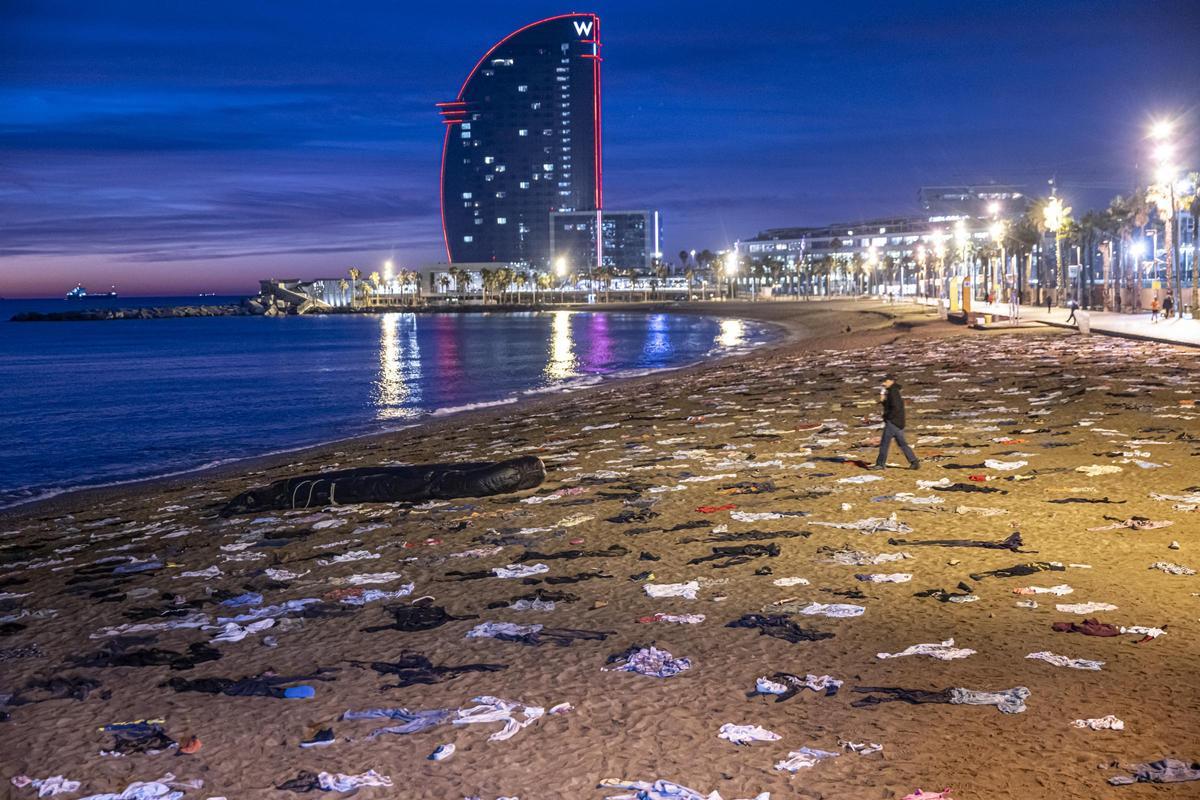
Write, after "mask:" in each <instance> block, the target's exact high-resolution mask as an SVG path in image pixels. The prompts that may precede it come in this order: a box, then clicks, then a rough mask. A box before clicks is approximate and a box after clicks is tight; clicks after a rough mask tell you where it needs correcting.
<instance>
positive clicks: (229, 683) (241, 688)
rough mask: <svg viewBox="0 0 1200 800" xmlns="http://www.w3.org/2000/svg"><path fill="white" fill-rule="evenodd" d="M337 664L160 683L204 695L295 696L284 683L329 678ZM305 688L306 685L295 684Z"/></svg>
mask: <svg viewBox="0 0 1200 800" xmlns="http://www.w3.org/2000/svg"><path fill="white" fill-rule="evenodd" d="M338 671H339V670H338V668H337V667H319V668H317V669H316V670H314V671H313V672H311V673H309V674H307V675H275V674H274V673H271V672H264V673H260V674H258V675H251V676H249V677H246V678H196V679H188V678H171V679H169V680H167V681H165V682H163V683H160V684H159V685H160V686H169V687H171V688H172V689H174V690H175V691H177V692H203V693H204V694H223V695H228V696H229V697H277V698H283V697H294V696H301V695H297V694H296V693H292V694H288V689H289V688H293V687H288V686H286V684H290V683H301V682H304V681H332V680H334V678H331V677H329V673H331V672H338ZM295 688H307V687H295Z"/></svg>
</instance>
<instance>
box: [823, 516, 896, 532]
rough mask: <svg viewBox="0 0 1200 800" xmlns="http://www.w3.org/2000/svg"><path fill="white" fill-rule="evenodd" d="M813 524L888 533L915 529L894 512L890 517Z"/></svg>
mask: <svg viewBox="0 0 1200 800" xmlns="http://www.w3.org/2000/svg"><path fill="white" fill-rule="evenodd" d="M811 524H812V525H819V526H821V527H823V528H841V529H842V530H850V531H860V532H861V533H879V532H880V531H884V532H888V533H912V530H913V529H912V528H911V527H910V526H909V525H908V524H907V523H904V522H901V521H900V520H898V519H896V515H895V514H892V515H891V516H890V517H867V518H866V519H860V520H856V521H855V522H813V523H811Z"/></svg>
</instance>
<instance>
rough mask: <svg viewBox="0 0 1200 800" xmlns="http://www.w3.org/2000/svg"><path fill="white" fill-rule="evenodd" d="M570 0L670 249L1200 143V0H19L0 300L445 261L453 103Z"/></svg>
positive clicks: (249, 283)
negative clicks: (519, 31)
mask: <svg viewBox="0 0 1200 800" xmlns="http://www.w3.org/2000/svg"><path fill="white" fill-rule="evenodd" d="M567 11H594V12H596V13H598V14H599V15H600V16H601V19H602V21H603V36H604V56H605V61H604V66H603V69H604V98H603V103H604V159H605V161H604V177H605V187H604V188H605V203H606V205H607V206H608V207H610V208H658V209H660V210H661V211H662V213H663V222H664V227H665V237H664V238H665V241H664V250H665V251H666V252H667V253H675V252H678V251H679V250H681V249H689V250H690V249H702V248H706V247H707V248H711V249H718V248H723V247H726V246H728V245H729V244H730V243H731V242H733V241H734V240H737V239H746V238H749V237H751V236H753V235H754V234H755V233H757V232H758V231H759V230H762V229H765V228H770V227H783V226H793V225H824V224H829V223H833V222H839V221H854V220H857V219H865V218H870V217H873V216H888V215H903V214H909V213H915V212H917V211H918V205H917V190H918V188H919V187H920V186H922V185H936V184H946V183H962V182H989V181H994V182H997V183H1017V184H1021V185H1023V186H1025V187H1026V188H1027V190H1028V191H1030V192H1032V193H1035V194H1044V193H1045V192H1046V185H1047V184H1046V181H1047V180H1048V179H1049V178H1051V177H1056V178H1057V183H1058V186H1059V187H1060V192H1061V193H1062V194H1064V195H1065V196H1066V197H1067V199H1068V203H1069V204H1070V205H1072V206H1074V207H1075V209H1076V211H1077V212H1078V211H1080V210H1083V209H1086V208H1089V207H1100V206H1103V205H1104V204H1106V203H1107V201H1108V200H1109V199H1111V197H1112V196H1114V195H1116V194H1119V193H1128V192H1129V190H1130V189H1131V187H1132V186H1133V185H1134V183H1135V181H1136V180H1137V179H1138V176H1139V174H1141V175H1142V176H1143V179H1145V176H1146V175H1147V174H1148V171H1149V169H1148V167H1147V166H1145V165H1147V164H1148V163H1149V162H1150V157H1149V143H1148V142H1147V141H1146V140H1145V132H1146V127H1147V125H1148V123H1149V122H1150V121H1151V120H1153V119H1155V118H1157V117H1159V116H1170V117H1175V118H1178V119H1179V128H1180V131H1181V133H1180V138H1181V142H1180V144H1181V149H1182V150H1183V151H1184V152H1182V153H1181V158H1182V159H1184V160H1185V162H1186V163H1187V164H1190V165H1197V164H1200V158H1197V153H1198V152H1200V148H1198V147H1197V145H1196V142H1197V141H1200V46H1197V42H1198V41H1200V3H1197V2H1195V0H1143V1H1142V2H1105V1H1104V0H1089V1H1088V2H1056V1H1055V0H1043V1H1042V2H1016V3H1012V2H1001V3H997V2H973V1H972V0H960V1H959V2H927V1H926V0H912V2H904V3H896V2H886V3H865V2H863V3H854V2H839V3H823V4H818V3H811V2H807V3H796V2H789V3H782V2H778V3H777V2H753V3H730V2H728V0H721V1H720V2H709V1H708V0H693V1H692V2H655V3H646V2H629V1H627V0H606V1H603V2H593V3H591V4H590V5H578V6H574V7H569V6H562V5H557V4H554V3H549V2H527V1H525V0H506V2H503V3H499V2H458V3H445V4H442V3H397V2H394V0H393V1H392V2H368V1H367V0H359V1H358V2H351V3H333V2H305V1H304V0H297V1H293V2H288V3H276V2H271V3H255V2H249V3H248V2H245V0H241V1H240V2H226V1H225V0H206V2H203V3H175V2H167V3H164V2H162V0H105V2H102V3H82V2H57V1H56V0H0V296H5V297H36V296H58V295H61V294H62V293H63V292H65V291H66V290H67V289H69V288H71V287H72V286H74V285H75V284H76V282H83V283H84V285H85V286H87V287H89V288H90V289H92V290H93V291H96V290H99V289H107V288H108V286H109V285H110V284H116V285H117V288H118V290H119V291H120V292H121V293H122V294H125V295H138V294H142V295H153V294H191V293H196V292H216V293H251V292H253V291H255V290H256V288H257V281H258V279H260V278H265V277H272V276H274V277H301V278H311V277H328V276H334V275H341V274H344V273H345V271H346V269H347V268H348V267H350V266H357V267H359V268H360V269H363V271H364V272H367V271H369V270H371V269H377V268H379V265H380V264H381V263H382V262H383V260H385V259H387V258H392V259H394V260H395V262H396V264H397V265H399V266H402V267H407V266H418V265H422V264H429V263H433V262H436V261H438V260H439V259H441V260H444V258H445V255H444V250H443V248H442V239H441V227H440V221H439V213H438V173H439V165H440V157H441V139H442V133H443V126H442V124H441V122H440V120H439V118H438V116H437V114H436V112H435V108H434V105H433V104H434V103H436V102H439V101H443V100H450V99H453V97H454V95H455V92H457V90H458V87H459V86H460V85H461V83H462V80H463V79H464V78H465V76H466V74H467V72H468V71H469V70H470V68H471V66H472V65H474V63H475V61H476V60H477V59H478V58H479V56H480V55H482V53H483V52H484V51H485V50H486V49H487V48H489V47H490V46H491V45H492V44H494V43H495V42H496V41H497V40H499V39H500V38H502V37H503V36H505V35H506V34H507V33H509V32H510V31H511V30H513V29H515V28H517V27H520V26H521V25H523V24H526V23H528V22H532V21H534V20H537V19H540V18H542V17H545V16H550V15H553V14H557V13H563V12H567ZM1139 163H1140V164H1141V165H1143V166H1142V168H1141V171H1140V172H1139Z"/></svg>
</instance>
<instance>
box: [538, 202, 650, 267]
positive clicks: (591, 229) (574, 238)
mask: <svg viewBox="0 0 1200 800" xmlns="http://www.w3.org/2000/svg"><path fill="white" fill-rule="evenodd" d="M599 218H600V230H601V233H602V235H601V241H600V242H597V241H596V219H597V214H596V213H595V212H587V211H565V212H553V213H551V214H550V253H551V257H552V259H553V262H554V263H553V265H552V266H553V267H554V268H555V271H558V267H559V265H560V259H561V265H562V267H563V268H564V269H568V270H570V271H572V272H576V273H578V272H586V271H587V270H589V269H593V268H594V267H595V265H596V253H597V252H599V253H600V254H601V257H600V265H601V266H602V267H604V268H606V269H611V270H615V271H621V272H629V271H632V272H634V273H636V274H640V275H649V274H651V273H653V272H654V269H655V267H656V266H657V265H658V264H659V263H660V262H661V261H662V257H663V254H662V215H661V214H659V212H657V211H604V212H602V213H601V214H600V215H599Z"/></svg>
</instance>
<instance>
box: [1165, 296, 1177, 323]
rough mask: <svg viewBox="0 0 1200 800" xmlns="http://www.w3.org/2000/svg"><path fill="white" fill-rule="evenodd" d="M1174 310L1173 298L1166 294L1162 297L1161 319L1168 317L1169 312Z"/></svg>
mask: <svg viewBox="0 0 1200 800" xmlns="http://www.w3.org/2000/svg"><path fill="white" fill-rule="evenodd" d="M1174 310H1175V298H1174V297H1171V295H1167V296H1166V297H1164V298H1163V319H1170V318H1171V313H1172V312H1173V311H1174Z"/></svg>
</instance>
